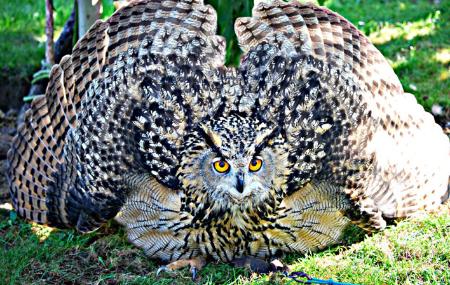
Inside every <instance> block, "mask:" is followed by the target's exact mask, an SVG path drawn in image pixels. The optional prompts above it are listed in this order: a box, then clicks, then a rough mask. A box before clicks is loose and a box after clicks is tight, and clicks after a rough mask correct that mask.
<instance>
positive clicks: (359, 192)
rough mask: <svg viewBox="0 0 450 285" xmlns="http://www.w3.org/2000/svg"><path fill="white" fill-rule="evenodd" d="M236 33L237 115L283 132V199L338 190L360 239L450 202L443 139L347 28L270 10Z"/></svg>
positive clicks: (314, 10)
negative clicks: (362, 233) (286, 151)
mask: <svg viewBox="0 0 450 285" xmlns="http://www.w3.org/2000/svg"><path fill="white" fill-rule="evenodd" d="M235 30H236V33H237V36H238V40H239V43H240V45H241V47H242V49H243V50H244V51H245V55H244V57H243V62H242V65H241V74H242V77H243V80H244V83H243V85H244V86H245V87H244V88H245V90H244V92H243V95H242V96H241V97H240V99H239V100H240V105H239V109H240V110H241V111H243V112H253V113H255V114H257V115H258V116H260V117H263V118H264V119H266V120H268V121H272V122H276V123H277V124H278V125H279V126H285V127H284V128H282V130H280V132H282V133H283V132H284V135H285V136H286V137H287V138H288V140H289V141H290V143H291V148H292V150H291V153H290V157H289V160H290V162H291V165H292V173H291V175H290V177H289V183H288V189H287V191H288V192H293V191H295V190H296V189H298V187H302V185H305V184H306V183H308V182H310V181H311V179H319V180H322V181H327V182H328V183H330V185H338V186H339V187H341V188H342V191H344V192H345V193H346V194H347V195H348V197H349V199H350V200H351V201H352V202H353V205H354V207H353V209H350V210H349V211H348V212H347V215H349V216H350V217H351V218H352V219H354V220H355V221H356V222H357V223H359V224H360V225H361V226H363V227H365V228H367V229H379V228H383V227H384V226H385V225H386V219H390V218H398V217H406V216H411V215H414V214H416V213H418V212H419V211H420V210H431V209H434V208H436V207H437V206H438V205H439V204H440V203H441V202H442V201H443V200H445V199H446V197H448V187H447V186H448V178H449V174H450V145H449V140H448V138H447V137H446V136H445V135H444V134H443V131H442V129H440V127H439V126H438V125H436V124H435V122H434V120H433V118H432V116H431V115H430V114H428V113H426V112H425V111H424V110H423V108H422V107H421V106H420V105H418V104H417V102H416V100H415V98H414V96H413V95H411V94H405V93H404V91H403V89H402V86H401V84H400V82H399V80H398V78H397V76H396V75H395V74H394V72H393V70H392V68H391V67H390V66H389V64H388V62H387V61H386V60H385V59H384V57H383V56H382V55H381V53H380V52H379V51H378V50H377V49H376V48H375V47H374V46H373V45H372V44H371V43H370V42H369V41H368V39H367V38H366V37H365V36H364V35H363V34H362V33H361V32H359V31H358V30H357V29H356V28H355V27H354V26H353V25H352V24H351V23H349V22H348V21H347V20H345V19H344V18H343V17H341V16H340V15H338V14H336V13H334V12H332V11H330V10H328V9H326V8H323V7H317V6H315V5H314V4H304V3H300V2H297V1H292V2H289V3H286V2H281V1H273V2H271V3H269V4H268V3H263V2H262V3H260V4H259V5H257V6H256V7H255V8H254V10H253V17H251V18H241V19H238V20H237V21H236V24H235ZM333 187H334V186H333Z"/></svg>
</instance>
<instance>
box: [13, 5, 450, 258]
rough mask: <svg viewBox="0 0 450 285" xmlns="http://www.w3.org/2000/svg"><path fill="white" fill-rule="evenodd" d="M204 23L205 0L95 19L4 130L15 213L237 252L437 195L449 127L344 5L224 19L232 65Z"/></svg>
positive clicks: (265, 249)
mask: <svg viewBox="0 0 450 285" xmlns="http://www.w3.org/2000/svg"><path fill="white" fill-rule="evenodd" d="M215 27H216V13H215V11H214V10H213V9H212V7H210V6H207V5H203V3H201V1H199V0H191V1H189V0H185V1H167V0H166V1H156V0H155V1H152V0H147V1H134V2H132V3H131V4H130V5H129V6H127V7H124V8H122V9H120V10H119V11H118V12H116V13H115V14H114V15H113V16H112V17H111V18H110V19H108V20H107V21H106V22H102V21H98V22H97V23H96V24H95V25H94V26H93V27H92V28H91V29H90V30H89V32H88V34H87V35H86V36H85V37H83V39H81V40H80V41H79V42H78V43H77V45H76V46H75V48H74V51H73V53H72V55H71V56H66V57H64V58H63V60H62V62H61V63H60V64H59V65H56V66H55V67H54V68H53V69H52V74H51V79H50V83H49V87H48V89H47V92H46V95H45V96H44V97H41V98H38V99H35V100H34V101H33V103H32V106H31V109H30V110H29V111H28V112H27V114H26V119H25V123H24V125H22V126H21V127H20V129H19V133H18V135H17V136H16V138H15V140H14V146H13V148H12V149H11V151H10V152H9V155H8V159H9V163H10V164H9V182H10V188H11V196H12V199H13V203H14V206H15V208H16V210H17V211H18V213H19V214H20V215H21V216H23V217H25V218H27V219H30V220H34V221H36V222H39V223H45V224H49V225H51V226H57V227H75V228H77V229H78V230H80V231H90V230H94V229H96V228H97V227H98V226H100V225H101V224H102V223H103V222H105V221H107V220H109V219H112V218H114V217H115V218H116V219H117V220H118V221H119V222H120V223H121V224H123V225H124V226H125V227H126V229H127V232H128V235H129V239H130V241H131V242H132V243H134V244H135V245H137V246H139V247H142V248H143V249H144V250H145V252H146V253H147V254H148V255H150V256H152V257H155V258H160V259H163V260H166V261H175V260H179V259H191V258H194V257H197V258H198V257H212V258H214V259H219V260H224V261H232V260H233V259H236V258H240V257H242V256H255V257H258V258H273V257H275V256H278V255H280V254H282V253H284V252H306V251H309V250H314V249H319V248H323V247H325V246H327V245H329V244H332V243H335V242H337V241H338V240H339V238H340V236H341V234H342V232H343V230H344V228H345V227H346V226H347V225H348V223H349V222H350V221H353V222H354V223H357V224H358V225H360V226H361V227H363V228H365V229H367V230H377V229H382V228H384V227H385V226H386V221H388V220H391V219H395V218H403V217H409V216H414V215H418V214H419V213H421V212H423V211H429V210H433V209H436V208H437V207H438V206H439V205H440V204H441V203H442V202H444V201H445V200H446V199H448V178H449V174H450V159H449V158H450V144H449V140H448V137H446V136H445V135H444V134H443V132H442V130H441V129H440V128H439V127H438V126H437V125H436V124H435V123H434V120H433V118H432V116H431V115H430V114H428V113H426V112H424V110H423V108H422V107H420V106H419V105H418V104H417V103H416V101H415V99H414V97H413V96H412V95H411V94H405V93H404V91H403V89H402V86H401V84H400V82H399V80H398V78H397V77H396V75H395V74H394V72H393V70H392V69H391V68H390V66H389V64H388V63H387V62H386V60H385V59H384V58H383V56H382V55H381V54H380V52H379V51H378V50H376V48H375V47H374V46H373V45H372V44H370V43H369V42H368V40H367V38H365V37H364V36H363V35H362V34H361V33H360V32H359V31H358V30H357V29H356V28H355V27H354V26H353V25H352V24H350V23H349V22H348V21H347V20H345V19H344V18H342V17H341V16H339V15H337V14H336V13H334V12H331V11H329V10H328V9H326V8H323V7H317V6H315V5H313V4H302V3H298V2H290V3H285V2H281V1H273V2H272V3H270V4H266V3H260V4H259V5H257V7H255V8H254V11H253V16H252V17H251V18H241V19H238V20H237V21H236V25H235V29H236V33H237V36H238V39H239V42H240V45H241V47H242V49H243V51H244V57H243V59H242V62H241V66H240V67H239V68H238V69H233V68H227V67H225V66H224V61H223V60H224V52H225V48H224V47H225V43H224V40H223V39H222V38H221V37H219V36H216V35H215V32H216V30H215V29H216V28H215ZM258 163H259V164H258ZM217 165H219V166H217ZM222 170H223V171H222ZM200 263H201V262H200Z"/></svg>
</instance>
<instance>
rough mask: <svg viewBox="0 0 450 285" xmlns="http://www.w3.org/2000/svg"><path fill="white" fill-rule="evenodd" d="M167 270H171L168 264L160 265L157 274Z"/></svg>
mask: <svg viewBox="0 0 450 285" xmlns="http://www.w3.org/2000/svg"><path fill="white" fill-rule="evenodd" d="M163 271H164V272H167V271H171V270H170V269H169V268H167V266H165V265H163V266H160V267H159V268H158V270H156V276H158V275H159V274H160V273H161V272H163Z"/></svg>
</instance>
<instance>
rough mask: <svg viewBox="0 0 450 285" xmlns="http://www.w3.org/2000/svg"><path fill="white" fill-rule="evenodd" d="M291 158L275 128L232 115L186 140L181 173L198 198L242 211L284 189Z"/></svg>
mask: <svg viewBox="0 0 450 285" xmlns="http://www.w3.org/2000/svg"><path fill="white" fill-rule="evenodd" d="M287 163H288V162H287V151H286V149H285V144H284V141H283V140H282V139H281V138H280V137H279V136H278V135H277V133H276V130H275V129H273V128H270V127H268V126H267V125H266V124H265V123H262V122H259V121H258V120H255V119H251V118H245V117H241V116H239V115H230V116H229V117H225V118H219V119H217V120H214V121H212V122H211V123H209V124H203V125H201V126H200V127H199V129H198V131H196V132H194V133H193V134H192V136H190V137H189V138H188V139H187V142H186V149H185V151H184V152H183V160H182V163H181V166H180V168H179V170H178V178H179V179H180V181H181V183H182V187H183V189H184V190H185V191H186V192H187V194H188V195H189V197H191V198H193V200H194V201H196V202H197V203H203V204H207V207H209V208H210V209H211V210H213V211H214V210H217V211H219V210H230V211H242V210H244V209H245V208H248V207H253V206H257V205H258V204H261V203H264V202H265V201H266V200H268V199H271V198H272V199H273V198H275V196H276V195H280V193H282V192H283V185H284V182H285V177H286V174H287V173H286V170H287Z"/></svg>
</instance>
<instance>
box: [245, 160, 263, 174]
mask: <svg viewBox="0 0 450 285" xmlns="http://www.w3.org/2000/svg"><path fill="white" fill-rule="evenodd" d="M261 166H262V160H261V159H259V158H254V159H252V161H250V164H249V165H248V169H250V171H252V172H256V171H258V170H260V169H261Z"/></svg>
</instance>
